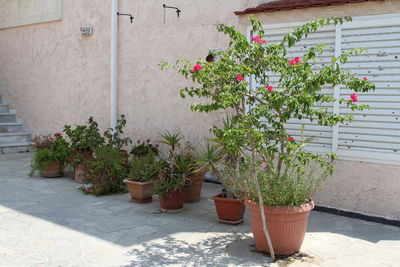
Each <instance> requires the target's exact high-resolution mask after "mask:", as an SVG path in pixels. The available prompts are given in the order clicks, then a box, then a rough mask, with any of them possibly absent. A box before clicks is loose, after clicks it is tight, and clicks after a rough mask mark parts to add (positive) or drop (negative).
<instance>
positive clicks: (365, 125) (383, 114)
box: [337, 14, 400, 163]
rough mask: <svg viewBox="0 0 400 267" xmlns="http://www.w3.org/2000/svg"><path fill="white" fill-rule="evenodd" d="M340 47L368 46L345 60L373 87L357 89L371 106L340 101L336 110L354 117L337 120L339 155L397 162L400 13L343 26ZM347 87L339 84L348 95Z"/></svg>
mask: <svg viewBox="0 0 400 267" xmlns="http://www.w3.org/2000/svg"><path fill="white" fill-rule="evenodd" d="M341 46H342V49H343V50H345V51H346V50H349V49H352V48H356V47H363V48H367V51H365V52H364V53H362V54H361V55H359V56H354V57H351V58H349V61H348V62H347V63H346V64H345V65H343V67H344V68H345V69H348V70H350V71H351V72H352V73H354V74H356V75H357V76H359V77H360V78H362V77H364V76H366V77H367V78H368V79H369V80H370V81H372V82H374V83H375V84H376V90H375V91H374V92H368V93H358V99H359V103H360V104H368V105H370V107H371V109H369V110H363V111H357V112H351V110H349V109H348V108H346V107H340V109H339V110H340V114H352V115H353V116H354V120H353V121H352V122H350V123H345V124H344V125H340V126H339V132H338V150H337V153H338V155H341V156H345V157H348V158H358V159H364V160H376V161H381V162H387V163H396V162H397V163H399V162H400V14H397V15H391V16H377V17H375V18H374V17H369V18H368V19H367V20H366V19H365V18H360V19H357V18H355V19H354V21H353V22H352V23H346V24H344V25H343V26H342V36H341ZM350 93H351V91H350V90H346V89H343V88H342V89H341V90H340V95H341V96H342V97H344V98H347V97H348V95H349V94H350Z"/></svg>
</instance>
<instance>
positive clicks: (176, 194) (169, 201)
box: [159, 190, 184, 211]
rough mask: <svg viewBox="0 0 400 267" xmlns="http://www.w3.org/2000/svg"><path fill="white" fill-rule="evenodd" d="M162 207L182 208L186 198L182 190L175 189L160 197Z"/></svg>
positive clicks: (167, 208)
mask: <svg viewBox="0 0 400 267" xmlns="http://www.w3.org/2000/svg"><path fill="white" fill-rule="evenodd" d="M159 201H160V206H161V209H163V210H165V211H169V210H180V209H182V208H183V203H184V198H183V194H182V191H181V190H175V191H173V192H171V193H167V194H166V195H165V196H160V197H159Z"/></svg>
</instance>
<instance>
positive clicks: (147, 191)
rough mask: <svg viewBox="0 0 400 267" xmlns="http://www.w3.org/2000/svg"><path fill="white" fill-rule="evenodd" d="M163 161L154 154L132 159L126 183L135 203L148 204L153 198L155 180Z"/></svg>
mask: <svg viewBox="0 0 400 267" xmlns="http://www.w3.org/2000/svg"><path fill="white" fill-rule="evenodd" d="M161 167H162V161H160V160H157V158H156V155H155V154H154V153H153V152H151V151H150V152H149V153H147V154H144V155H142V156H140V157H135V158H133V159H132V162H131V164H130V172H129V175H128V178H127V179H125V180H124V183H125V184H126V185H127V186H128V190H129V193H130V194H131V198H132V201H133V202H136V203H147V202H151V201H152V198H153V188H154V182H153V180H154V179H155V178H156V177H157V176H158V174H159V172H160V169H161Z"/></svg>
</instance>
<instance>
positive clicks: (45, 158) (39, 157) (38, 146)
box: [30, 133, 70, 178]
mask: <svg viewBox="0 0 400 267" xmlns="http://www.w3.org/2000/svg"><path fill="white" fill-rule="evenodd" d="M33 140H34V142H35V150H36V152H35V155H34V156H33V158H32V162H31V173H30V176H32V175H34V173H35V171H40V173H41V175H42V176H43V177H46V178H56V177H61V176H63V175H64V173H63V170H64V164H65V162H66V161H67V159H68V157H69V155H70V150H69V149H68V142H67V141H66V140H65V139H64V138H63V137H62V135H61V134H60V133H56V134H54V136H51V135H46V136H36V137H34V139H33Z"/></svg>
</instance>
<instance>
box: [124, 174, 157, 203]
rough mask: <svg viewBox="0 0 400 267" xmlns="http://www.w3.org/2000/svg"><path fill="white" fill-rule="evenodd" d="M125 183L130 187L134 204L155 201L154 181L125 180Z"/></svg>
mask: <svg viewBox="0 0 400 267" xmlns="http://www.w3.org/2000/svg"><path fill="white" fill-rule="evenodd" d="M124 183H125V184H126V185H127V186H128V190H129V193H130V194H131V198H132V202H136V203H148V202H151V201H152V199H153V187H154V184H153V181H148V182H136V181H131V180H129V179H125V180H124Z"/></svg>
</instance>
